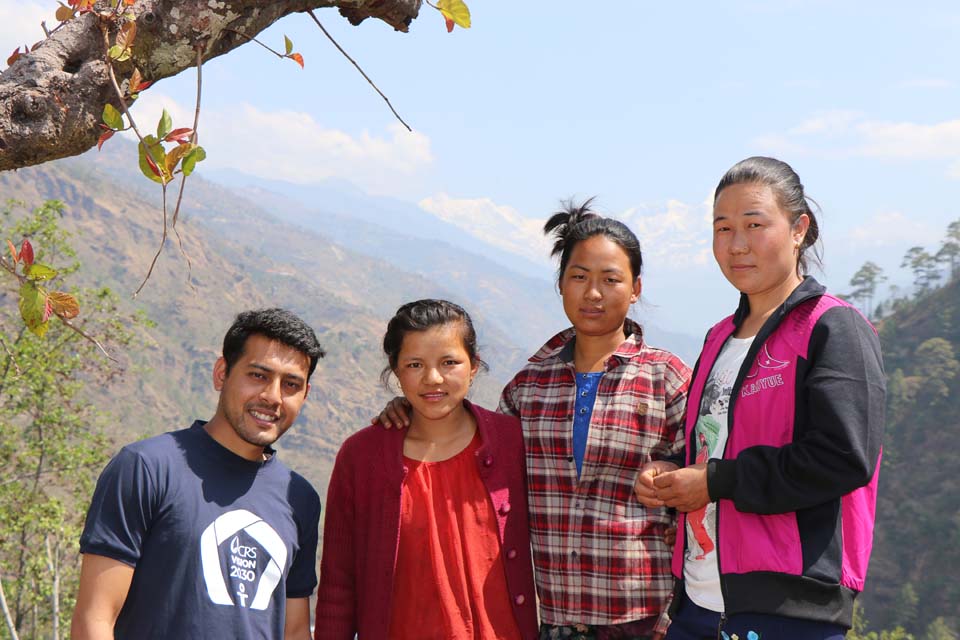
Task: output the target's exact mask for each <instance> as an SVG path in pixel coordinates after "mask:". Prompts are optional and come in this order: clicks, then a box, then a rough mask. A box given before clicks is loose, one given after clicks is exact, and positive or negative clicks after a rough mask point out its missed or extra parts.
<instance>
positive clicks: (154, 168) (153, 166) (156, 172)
mask: <svg viewBox="0 0 960 640" xmlns="http://www.w3.org/2000/svg"><path fill="white" fill-rule="evenodd" d="M151 155H152V154H151V153H150V152H149V151H148V152H147V153H146V155H144V157H145V158H146V159H147V164H148V165H150V170H151V171H153V174H154V175H155V176H157V177H158V178H162V177H163V173H162V172H161V171H160V167H158V166H157V162H156V160H154V159H153V158H152V157H150V156H151Z"/></svg>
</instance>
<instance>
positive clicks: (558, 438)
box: [500, 319, 690, 625]
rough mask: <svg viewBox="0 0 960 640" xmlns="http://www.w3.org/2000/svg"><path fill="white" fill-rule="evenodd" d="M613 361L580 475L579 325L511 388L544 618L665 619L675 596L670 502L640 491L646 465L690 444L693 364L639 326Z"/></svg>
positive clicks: (592, 621) (508, 405)
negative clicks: (576, 444) (657, 502)
mask: <svg viewBox="0 0 960 640" xmlns="http://www.w3.org/2000/svg"><path fill="white" fill-rule="evenodd" d="M626 330H627V332H629V333H630V335H629V337H628V338H627V339H626V340H625V341H624V342H623V344H621V345H620V347H619V348H618V349H617V350H616V352H614V354H613V355H612V356H611V357H610V359H609V360H608V361H607V363H606V368H605V373H604V375H603V378H602V379H601V381H600V386H599V389H598V391H597V399H596V403H595V404H594V408H593V415H592V417H591V420H590V432H589V436H588V439H587V449H586V453H585V455H584V460H583V470H582V475H581V477H580V479H579V480H578V478H577V468H576V463H575V462H574V460H573V449H572V441H571V436H572V425H573V410H574V396H575V394H576V381H575V379H574V376H575V375H576V372H575V371H574V367H573V345H574V343H573V337H574V335H575V332H574V329H573V328H570V329H567V330H566V331H564V332H562V333H560V334H558V335H556V336H554V337H553V338H551V339H550V340H549V341H548V342H547V343H546V344H545V345H544V346H543V347H542V348H541V349H540V351H538V352H537V353H536V354H535V355H534V356H533V357H531V358H530V361H529V363H528V364H527V366H526V367H524V368H523V370H522V371H520V373H518V374H517V375H516V376H515V377H514V379H513V380H512V381H511V382H510V383H509V384H508V385H507V387H506V388H505V389H504V390H503V395H502V397H501V399H500V411H502V412H503V413H508V414H511V415H515V416H518V417H519V418H520V420H521V422H522V423H523V432H524V442H525V444H526V448H527V483H528V491H529V508H530V531H531V539H532V543H533V558H534V566H535V568H536V581H537V589H538V593H539V596H540V621H541V622H542V623H546V624H550V625H570V624H575V623H581V624H588V625H611V624H619V623H623V622H629V621H633V620H638V619H641V618H646V617H649V616H658V615H660V613H661V612H662V610H663V608H664V603H665V602H666V600H667V596H668V595H669V594H670V591H671V587H672V585H673V579H672V576H671V574H670V559H671V555H672V550H671V549H670V548H669V547H668V546H667V545H666V544H665V543H664V540H663V534H664V530H665V529H666V528H667V527H668V526H669V525H671V524H673V518H672V516H671V514H670V513H669V512H668V511H667V510H666V509H647V508H645V507H644V506H643V505H641V504H640V503H639V502H638V501H637V499H636V498H635V497H634V495H633V485H634V483H635V481H636V478H637V474H638V471H639V469H640V467H641V466H642V465H643V464H644V463H646V462H648V461H649V460H651V459H659V458H663V457H667V456H670V455H672V454H675V453H676V452H678V451H679V450H681V449H682V447H683V427H682V425H683V410H684V406H685V403H686V392H687V384H688V382H689V379H690V369H689V367H687V366H686V365H685V364H684V363H683V361H682V360H680V359H679V358H678V357H676V356H674V355H673V354H671V353H669V352H666V351H662V350H660V349H654V348H651V347H648V346H646V345H645V344H644V343H643V336H642V330H641V328H640V326H639V325H637V324H636V323H634V322H633V321H631V320H629V319H628V320H627V326H626Z"/></svg>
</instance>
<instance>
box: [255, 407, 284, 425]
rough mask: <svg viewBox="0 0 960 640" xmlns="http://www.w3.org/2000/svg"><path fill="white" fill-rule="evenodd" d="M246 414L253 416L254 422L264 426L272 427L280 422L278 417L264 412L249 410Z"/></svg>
mask: <svg viewBox="0 0 960 640" xmlns="http://www.w3.org/2000/svg"><path fill="white" fill-rule="evenodd" d="M248 413H249V414H250V415H251V416H253V419H254V420H256V421H257V422H260V423H263V424H265V425H273V424H274V423H276V422H277V421H278V420H280V416H278V415H275V414H273V413H267V412H264V411H257V410H256V409H251V410H250V411H249V412H248Z"/></svg>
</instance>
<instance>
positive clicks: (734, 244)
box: [730, 231, 750, 254]
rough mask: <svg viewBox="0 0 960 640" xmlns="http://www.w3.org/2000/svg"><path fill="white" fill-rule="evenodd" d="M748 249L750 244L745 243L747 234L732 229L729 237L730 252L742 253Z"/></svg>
mask: <svg viewBox="0 0 960 640" xmlns="http://www.w3.org/2000/svg"><path fill="white" fill-rule="evenodd" d="M748 251H750V245H749V244H748V243H747V235H746V234H745V233H740V232H739V231H734V232H733V237H732V238H730V253H733V254H743V253H747V252H748Z"/></svg>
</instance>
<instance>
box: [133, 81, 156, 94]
mask: <svg viewBox="0 0 960 640" xmlns="http://www.w3.org/2000/svg"><path fill="white" fill-rule="evenodd" d="M153 83H154V81H153V80H150V81H149V82H141V83H140V86H138V87H137V91H136V92H137V93H140V92H141V91H143V90H144V89H147V88H149V87H150V85H152V84H153Z"/></svg>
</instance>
